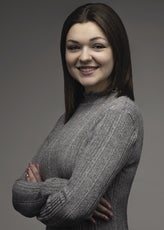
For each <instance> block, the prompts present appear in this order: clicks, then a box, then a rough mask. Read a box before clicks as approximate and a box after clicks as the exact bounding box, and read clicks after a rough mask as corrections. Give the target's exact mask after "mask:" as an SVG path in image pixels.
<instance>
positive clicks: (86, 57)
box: [79, 47, 92, 62]
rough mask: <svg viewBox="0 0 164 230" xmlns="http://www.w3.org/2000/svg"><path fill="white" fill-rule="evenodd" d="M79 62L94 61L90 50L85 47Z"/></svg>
mask: <svg viewBox="0 0 164 230" xmlns="http://www.w3.org/2000/svg"><path fill="white" fill-rule="evenodd" d="M79 60H80V61H81V62H89V61H91V60H92V57H91V54H90V52H89V49H88V48H87V47H84V48H83V49H82V50H81V53H80V56H79Z"/></svg>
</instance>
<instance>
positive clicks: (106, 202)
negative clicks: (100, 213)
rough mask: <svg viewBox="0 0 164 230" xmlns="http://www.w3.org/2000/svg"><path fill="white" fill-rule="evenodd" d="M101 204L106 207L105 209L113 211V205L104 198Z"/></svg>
mask: <svg viewBox="0 0 164 230" xmlns="http://www.w3.org/2000/svg"><path fill="white" fill-rule="evenodd" d="M100 204H102V205H103V206H105V207H106V208H108V209H112V206H111V204H110V203H109V201H108V200H106V199H105V198H104V197H102V198H101V200H100Z"/></svg>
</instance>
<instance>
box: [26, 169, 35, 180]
mask: <svg viewBox="0 0 164 230" xmlns="http://www.w3.org/2000/svg"><path fill="white" fill-rule="evenodd" d="M27 178H28V181H31V182H37V180H36V178H35V176H34V174H33V172H32V170H31V168H30V167H29V168H28V177H27Z"/></svg>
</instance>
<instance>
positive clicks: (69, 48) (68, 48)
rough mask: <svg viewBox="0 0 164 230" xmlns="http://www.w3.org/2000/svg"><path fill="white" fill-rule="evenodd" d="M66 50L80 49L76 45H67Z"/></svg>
mask: <svg viewBox="0 0 164 230" xmlns="http://www.w3.org/2000/svg"><path fill="white" fill-rule="evenodd" d="M66 48H67V50H70V51H77V50H79V49H80V46H78V45H67V47H66Z"/></svg>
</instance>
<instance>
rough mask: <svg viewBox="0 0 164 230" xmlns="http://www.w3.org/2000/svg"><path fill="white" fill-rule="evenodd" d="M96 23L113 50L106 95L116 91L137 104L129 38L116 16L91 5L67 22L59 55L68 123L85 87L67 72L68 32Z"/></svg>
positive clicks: (109, 11) (73, 15)
mask: <svg viewBox="0 0 164 230" xmlns="http://www.w3.org/2000/svg"><path fill="white" fill-rule="evenodd" d="M88 21H91V22H94V23H96V24H97V25H98V26H99V27H100V28H101V29H102V31H103V32H104V34H105V36H106V38H107V39H108V42H109V44H110V45H111V47H112V51H113V58H114V67H113V70H112V73H111V74H110V76H109V78H108V81H109V82H110V84H108V88H107V89H106V90H105V91H104V92H103V93H104V95H108V94H110V93H111V91H112V90H116V91H117V97H119V96H128V97H129V98H130V99H132V100H134V93H133V82H132V65H131V57H130V48H129V41H128V36H127V33H126V30H125V27H124V25H123V23H122V21H121V19H120V17H119V16H118V15H117V13H116V12H115V11H114V10H113V9H112V8H111V7H110V6H108V5H106V4H104V3H88V4H85V5H82V6H80V7H78V8H77V9H75V10H74V11H73V12H72V13H71V14H70V15H69V16H68V17H67V18H66V20H65V22H64V24H63V28H62V32H61V41H60V52H61V59H62V66H63V74H64V94H65V123H66V122H67V121H68V120H69V119H70V117H71V116H72V115H73V113H74V112H75V110H76V108H77V107H78V105H79V103H80V102H81V100H82V98H83V94H84V87H83V86H82V85H81V84H80V83H79V82H77V81H76V80H75V79H74V78H73V77H72V76H71V75H70V73H69V71H68V69H67V64H66V59H65V53H66V37H67V34H68V31H69V29H70V28H71V27H72V26H73V25H74V24H76V23H84V22H88Z"/></svg>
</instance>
